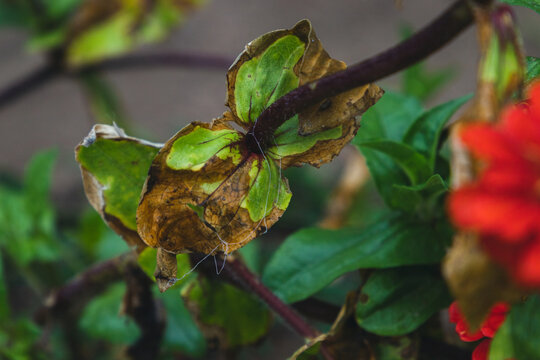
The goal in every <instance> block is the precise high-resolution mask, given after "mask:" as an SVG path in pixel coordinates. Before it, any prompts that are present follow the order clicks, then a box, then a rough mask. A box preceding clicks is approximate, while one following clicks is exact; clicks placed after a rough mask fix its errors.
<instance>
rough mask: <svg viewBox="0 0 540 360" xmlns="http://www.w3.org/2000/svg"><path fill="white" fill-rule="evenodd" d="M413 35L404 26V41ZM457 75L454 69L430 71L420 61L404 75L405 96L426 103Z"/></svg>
mask: <svg viewBox="0 0 540 360" xmlns="http://www.w3.org/2000/svg"><path fill="white" fill-rule="evenodd" d="M412 34H413V29H412V27H410V26H402V28H401V37H402V39H403V40H405V39H407V38H409V37H410V36H411V35H412ZM455 75H456V72H455V70H454V69H452V68H445V69H441V70H435V71H429V70H428V69H427V67H426V62H425V61H420V62H418V63H416V64H414V65H412V66H409V67H408V68H407V69H405V70H404V71H403V73H402V78H401V83H402V86H401V88H402V91H403V93H404V94H407V95H410V96H414V97H415V98H417V99H419V100H421V101H426V100H428V99H429V98H431V97H432V96H433V95H435V94H436V93H437V92H438V91H440V90H441V88H443V87H444V86H445V85H447V84H448V83H449V82H450V80H452V79H453V78H454V77H455Z"/></svg>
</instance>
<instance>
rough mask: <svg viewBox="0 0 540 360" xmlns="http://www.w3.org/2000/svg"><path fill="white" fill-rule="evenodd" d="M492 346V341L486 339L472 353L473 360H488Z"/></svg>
mask: <svg viewBox="0 0 540 360" xmlns="http://www.w3.org/2000/svg"><path fill="white" fill-rule="evenodd" d="M490 346H491V339H486V340H484V341H482V342H481V343H480V345H478V346H477V347H476V349H474V351H473V353H472V360H488V352H489V347H490Z"/></svg>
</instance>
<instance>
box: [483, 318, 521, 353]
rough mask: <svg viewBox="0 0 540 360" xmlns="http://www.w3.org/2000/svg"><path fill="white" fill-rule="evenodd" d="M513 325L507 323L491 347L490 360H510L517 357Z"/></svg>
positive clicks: (499, 331)
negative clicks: (513, 340) (513, 338)
mask: <svg viewBox="0 0 540 360" xmlns="http://www.w3.org/2000/svg"><path fill="white" fill-rule="evenodd" d="M511 331H512V324H511V322H510V321H505V322H504V323H503V324H502V325H501V327H500V328H499V330H497V333H496V334H495V337H494V338H493V341H492V342H491V345H490V346H489V355H488V359H489V360H508V359H512V358H514V357H515V355H514V354H515V351H514V343H513V342H512V333H511Z"/></svg>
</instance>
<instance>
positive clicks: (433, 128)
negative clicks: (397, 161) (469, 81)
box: [403, 95, 472, 171]
mask: <svg viewBox="0 0 540 360" xmlns="http://www.w3.org/2000/svg"><path fill="white" fill-rule="evenodd" d="M471 98H472V95H465V96H462V97H460V98H457V99H454V100H451V101H448V102H446V103H444V104H441V105H438V106H435V107H433V108H431V109H429V110H428V111H426V112H424V113H423V114H422V115H420V116H419V117H418V118H417V119H416V120H415V121H414V122H413V123H412V124H411V126H410V127H409V128H408V129H407V132H406V133H405V136H404V137H403V142H405V143H406V144H409V145H410V146H412V147H413V148H414V149H415V150H417V151H418V152H420V153H421V154H422V155H424V156H425V157H426V158H427V159H428V161H429V166H430V169H431V171H434V169H435V160H436V158H437V152H438V151H437V150H438V148H439V145H440V137H441V133H442V131H443V129H444V127H445V125H446V124H447V123H448V120H450V117H452V115H453V114H454V113H455V112H456V111H457V110H458V109H459V108H460V107H461V106H462V105H463V104H465V103H466V102H467V101H469V100H470V99H471Z"/></svg>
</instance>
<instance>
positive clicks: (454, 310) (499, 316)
mask: <svg viewBox="0 0 540 360" xmlns="http://www.w3.org/2000/svg"><path fill="white" fill-rule="evenodd" d="M508 310H509V307H508V305H507V304H505V303H498V304H496V305H495V306H493V307H492V308H491V311H490V312H489V315H488V317H487V319H486V320H485V321H484V322H483V323H482V325H481V326H480V329H479V330H478V331H477V332H475V333H472V334H471V333H470V330H469V325H467V322H466V321H465V318H464V317H463V315H462V314H461V311H460V310H459V307H458V304H457V302H456V301H454V302H453V303H452V304H451V305H450V308H449V309H448V314H449V315H450V322H451V323H454V324H456V332H457V333H458V335H459V337H460V339H461V340H463V341H477V340H480V339H482V338H483V337H487V338H490V339H484V340H483V341H482V342H481V343H480V344H479V345H478V346H477V347H476V349H474V351H473V354H472V360H487V358H488V357H487V355H488V352H489V346H490V345H491V338H492V337H494V336H495V333H496V332H497V330H498V329H499V327H501V325H502V323H503V322H504V319H505V318H506V313H507V312H508Z"/></svg>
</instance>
